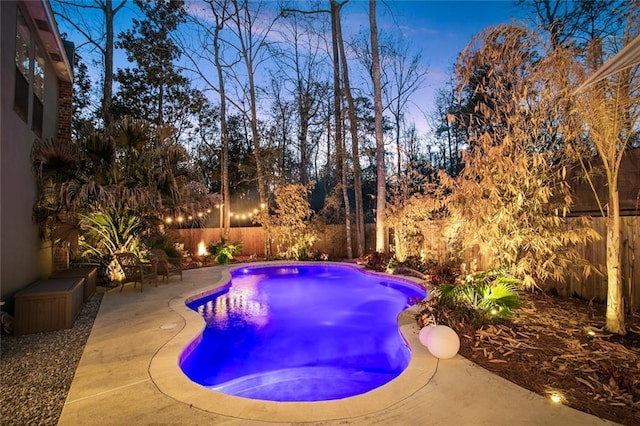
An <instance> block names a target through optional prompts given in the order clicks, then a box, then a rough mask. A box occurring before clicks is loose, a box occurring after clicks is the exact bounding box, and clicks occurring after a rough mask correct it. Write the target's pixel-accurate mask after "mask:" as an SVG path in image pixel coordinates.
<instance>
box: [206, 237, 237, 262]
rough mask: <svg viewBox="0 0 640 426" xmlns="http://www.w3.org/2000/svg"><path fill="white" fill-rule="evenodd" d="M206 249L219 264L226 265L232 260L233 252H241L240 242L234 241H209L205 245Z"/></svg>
mask: <svg viewBox="0 0 640 426" xmlns="http://www.w3.org/2000/svg"><path fill="white" fill-rule="evenodd" d="M207 251H208V252H209V254H211V255H212V256H213V257H214V258H215V259H216V262H218V263H219V264H220V265H226V264H227V263H229V262H230V261H232V260H233V255H234V254H239V253H240V252H242V243H241V242H240V241H235V242H233V243H229V242H225V241H221V242H219V243H217V244H216V243H211V244H209V246H208V247H207Z"/></svg>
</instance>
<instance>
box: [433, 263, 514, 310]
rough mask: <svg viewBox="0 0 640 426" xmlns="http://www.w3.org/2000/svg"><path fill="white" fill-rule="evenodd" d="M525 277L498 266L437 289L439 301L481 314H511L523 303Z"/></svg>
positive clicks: (455, 307)
mask: <svg viewBox="0 0 640 426" xmlns="http://www.w3.org/2000/svg"><path fill="white" fill-rule="evenodd" d="M521 283H522V281H521V280H519V279H517V278H515V277H513V276H511V275H509V274H508V273H507V272H506V271H505V270H504V269H502V268H496V269H491V270H488V271H484V272H478V273H475V274H471V275H468V276H467V277H466V278H465V279H464V280H463V281H462V283H460V284H457V285H454V284H444V285H442V286H440V287H439V288H437V289H436V291H435V297H436V298H437V299H438V301H439V302H440V303H442V304H444V305H446V306H447V307H449V308H451V309H454V310H455V309H463V310H470V311H472V312H474V313H476V314H478V315H480V316H483V317H485V318H487V317H489V318H490V317H498V318H509V317H510V316H511V315H512V314H513V310H514V309H517V308H518V307H519V306H520V295H519V293H518V287H519V286H520V285H521Z"/></svg>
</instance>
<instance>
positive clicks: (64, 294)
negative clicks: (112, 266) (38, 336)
mask: <svg viewBox="0 0 640 426" xmlns="http://www.w3.org/2000/svg"><path fill="white" fill-rule="evenodd" d="M83 285H84V278H82V277H76V278H56V279H50V280H41V281H36V282H34V283H33V284H30V285H29V286H27V287H26V288H24V289H23V290H20V291H19V292H17V293H16V294H15V296H14V297H15V323H14V334H15V335H16V336H20V335H22V334H29V333H40V332H43V331H54V330H61V329H63V328H71V327H72V326H73V321H74V320H75V319H76V317H77V316H78V314H79V313H80V310H81V309H82V304H83V294H84V290H83Z"/></svg>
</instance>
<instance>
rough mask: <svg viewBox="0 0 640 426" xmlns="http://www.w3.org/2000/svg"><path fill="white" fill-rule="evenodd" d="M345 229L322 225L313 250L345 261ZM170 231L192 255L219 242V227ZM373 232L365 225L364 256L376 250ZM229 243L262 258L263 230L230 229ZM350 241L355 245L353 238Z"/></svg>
mask: <svg viewBox="0 0 640 426" xmlns="http://www.w3.org/2000/svg"><path fill="white" fill-rule="evenodd" d="M344 229H345V227H344V225H327V226H325V229H323V231H322V233H321V235H319V236H318V240H316V242H315V243H314V244H313V250H314V251H317V252H320V253H326V254H327V255H329V257H330V258H331V259H343V258H345V257H346V256H347V253H346V246H347V241H346V240H347V238H346V235H345V232H344ZM172 232H174V233H175V236H176V239H177V240H179V241H180V242H182V243H183V244H184V248H185V250H189V252H190V253H192V254H198V246H199V245H201V244H204V247H205V248H206V246H208V245H209V244H210V243H218V242H220V241H221V239H222V230H221V229H220V228H192V229H175V230H173V231H172ZM375 232H376V228H375V225H374V224H366V225H365V241H366V245H365V252H366V253H371V252H373V251H375V246H376V245H375V235H376V234H375ZM229 241H231V242H233V241H240V242H242V253H241V255H242V256H252V255H255V256H256V257H263V256H264V230H263V229H262V227H246V228H231V229H230V234H229ZM353 242H355V235H354V236H352V243H353ZM354 245H355V244H354ZM277 251H278V247H277V244H276V242H275V241H272V242H271V253H274V254H275V253H277Z"/></svg>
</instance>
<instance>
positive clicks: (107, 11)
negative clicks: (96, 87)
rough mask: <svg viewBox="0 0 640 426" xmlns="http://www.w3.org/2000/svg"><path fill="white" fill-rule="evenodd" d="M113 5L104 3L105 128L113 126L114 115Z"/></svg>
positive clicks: (103, 101)
mask: <svg viewBox="0 0 640 426" xmlns="http://www.w3.org/2000/svg"><path fill="white" fill-rule="evenodd" d="M114 15H115V13H114V11H113V4H112V1H111V0H106V1H105V3H104V21H105V27H106V28H105V30H106V31H105V32H106V37H105V38H106V40H105V48H104V78H103V82H104V84H103V85H102V120H103V121H104V128H105V129H111V127H112V126H113V114H112V113H111V98H112V97H113V17H114Z"/></svg>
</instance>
